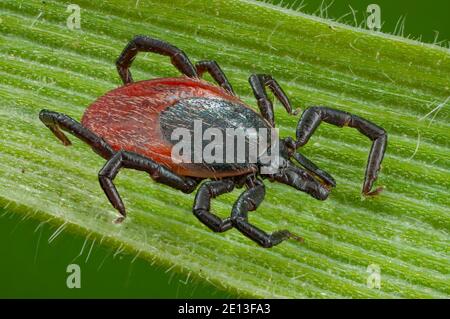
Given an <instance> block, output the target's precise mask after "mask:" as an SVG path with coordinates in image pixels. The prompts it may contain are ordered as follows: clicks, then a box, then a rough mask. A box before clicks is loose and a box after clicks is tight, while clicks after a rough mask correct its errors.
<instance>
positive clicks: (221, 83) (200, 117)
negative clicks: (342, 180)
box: [39, 36, 387, 247]
mask: <svg viewBox="0 0 450 319" xmlns="http://www.w3.org/2000/svg"><path fill="white" fill-rule="evenodd" d="M138 52H153V53H157V54H161V55H165V56H169V57H170V59H171V62H172V64H173V65H174V66H175V67H176V68H177V69H178V70H179V71H180V72H181V73H182V76H180V77H174V78H160V79H153V80H146V81H140V82H133V78H132V76H131V72H130V70H129V67H130V65H131V63H132V61H133V60H134V58H135V56H136V54H137V53H138ZM116 65H117V69H118V72H119V76H120V77H121V79H122V81H123V82H124V86H121V87H119V88H117V89H114V90H112V91H110V92H108V93H106V94H105V95H103V96H101V97H100V98H99V99H97V101H95V102H94V103H92V104H91V105H90V106H89V107H88V108H87V110H86V111H85V113H84V115H83V117H82V120H81V123H79V122H77V121H75V120H74V119H72V118H71V117H69V116H67V115H65V114H61V113H57V112H53V111H49V110H42V111H41V112H40V114H39V117H40V119H41V120H42V122H43V123H44V124H45V125H46V126H47V127H48V128H49V129H50V130H51V131H52V132H53V134H54V135H55V136H56V137H57V138H58V139H59V140H61V142H62V143H63V144H64V145H70V141H69V140H68V138H67V137H66V136H65V135H64V133H63V132H62V130H63V131H66V132H69V133H71V134H73V135H74V136H76V137H78V138H80V139H81V140H83V141H84V142H86V143H87V144H89V145H90V146H91V147H92V148H93V150H94V151H95V152H96V153H98V154H99V155H100V156H102V157H103V158H104V159H106V164H105V165H104V166H103V168H102V169H101V170H100V171H99V174H98V177H99V181H100V185H101V187H102V188H103V190H104V192H105V194H106V196H107V197H108V199H109V201H110V202H111V204H112V205H113V207H114V208H116V209H117V210H118V212H119V214H120V217H119V218H118V219H117V220H116V222H122V221H123V220H124V219H125V216H126V210H125V206H124V204H123V202H122V199H121V198H120V195H119V193H118V191H117V189H116V187H115V185H114V183H113V180H114V178H115V177H116V175H117V173H118V172H119V170H120V169H121V168H132V169H135V170H139V171H144V172H146V173H148V174H149V175H150V177H151V178H152V179H153V180H155V181H156V182H159V183H162V184H165V185H168V186H171V187H173V188H176V189H178V190H181V191H182V192H184V193H191V192H193V191H194V190H196V189H197V188H198V191H197V195H196V197H195V202H194V205H193V213H194V215H195V216H196V217H197V218H198V219H199V220H200V221H201V222H202V223H204V224H205V225H206V226H207V227H209V228H210V229H211V230H213V231H215V232H223V231H226V230H229V229H231V228H236V229H238V230H239V231H240V232H241V233H242V234H244V235H245V236H247V237H248V238H250V239H252V240H253V241H255V242H256V243H258V244H259V245H261V246H262V247H272V246H274V245H277V244H279V243H280V242H282V241H283V240H285V239H288V238H293V239H297V240H300V239H301V238H300V237H298V236H296V235H294V234H292V233H290V232H289V231H287V230H281V231H275V232H273V233H266V232H265V231H263V230H261V229H259V228H257V227H256V226H254V225H252V224H251V223H250V222H249V219H248V212H250V211H254V210H256V209H257V207H258V206H259V205H260V203H261V202H262V201H263V199H264V196H265V187H264V182H263V181H264V179H268V180H270V181H272V182H274V181H276V182H280V183H283V184H286V185H288V186H291V187H293V188H295V189H297V190H299V191H303V192H305V193H308V194H310V195H311V196H312V197H314V198H316V199H319V200H325V199H326V198H327V197H328V195H329V193H330V191H331V189H332V188H333V187H334V186H335V181H334V179H333V177H332V176H331V175H330V174H329V173H327V172H325V171H323V170H321V169H320V168H318V167H317V166H316V165H315V164H314V163H312V162H311V161H309V160H308V159H307V158H306V157H305V156H304V155H302V154H301V153H300V152H299V149H300V148H301V147H302V146H303V145H305V144H306V143H307V142H308V140H309V138H310V137H311V135H312V134H313V133H314V131H315V129H316V128H317V127H318V126H319V124H320V123H321V122H322V121H323V122H326V123H330V124H334V125H337V126H340V127H343V126H349V127H353V128H356V129H357V130H358V131H359V132H361V133H362V134H364V135H366V136H367V137H368V138H369V139H370V140H371V141H372V142H373V143H372V148H371V150H370V153H369V158H368V164H367V167H366V173H365V179H364V183H363V187H362V193H363V194H364V195H368V196H370V195H376V194H378V193H379V192H380V191H381V188H377V189H375V190H372V186H373V184H374V182H375V180H376V178H377V175H378V172H379V170H380V165H381V162H382V160H383V156H384V152H385V148H386V145H387V134H386V132H385V131H384V130H383V129H382V128H381V127H379V126H377V125H376V124H374V123H372V122H370V121H368V120H366V119H363V118H361V117H358V116H356V115H353V114H350V113H347V112H343V111H339V110H335V109H331V108H327V107H323V106H313V107H310V108H307V109H306V110H305V111H304V112H303V114H302V116H301V119H300V120H299V122H298V125H297V130H296V138H295V139H292V138H284V139H279V137H278V136H275V138H276V140H278V139H279V153H278V155H277V156H278V158H277V159H278V161H276V163H277V165H278V166H279V167H277V168H278V169H277V170H275V171H274V172H272V173H262V172H263V170H262V168H263V167H264V166H265V165H267V164H264V163H263V162H262V161H261V159H260V158H259V157H258V158H257V161H254V162H253V161H250V160H249V158H247V157H245V158H244V161H235V162H231V163H224V162H209V161H200V162H180V161H175V160H174V158H173V154H172V150H173V147H174V143H175V142H174V141H173V140H172V134H173V132H174V130H175V129H176V128H184V129H186V130H188V131H193V130H195V123H196V122H198V121H200V122H202V123H204V125H205V126H206V127H207V128H215V129H216V132H219V133H224V132H225V131H226V130H227V129H237V128H242V129H251V128H254V129H271V128H274V127H275V118H274V111H273V104H272V102H271V100H270V99H269V97H268V94H267V91H266V89H267V88H268V89H270V91H272V93H273V95H274V96H275V98H277V99H278V100H279V101H280V102H281V104H282V105H283V107H284V108H285V109H286V111H287V112H288V113H290V114H293V112H292V107H291V104H290V102H289V99H288V97H287V96H286V94H285V93H284V91H283V90H282V88H281V87H280V85H279V84H278V83H277V81H276V80H275V79H273V78H272V77H271V76H269V75H264V74H254V75H251V76H250V78H249V82H250V85H251V87H252V90H253V93H254V95H255V98H256V100H257V104H258V108H259V111H260V113H258V112H256V111H254V110H253V109H252V108H251V107H249V106H247V105H246V104H245V103H243V102H242V101H241V100H240V99H239V97H237V96H236V94H235V93H234V91H233V88H232V86H231V84H230V83H229V81H228V79H227V78H226V76H225V74H224V73H223V71H222V70H221V69H220V67H219V66H218V64H217V63H216V62H214V61H201V62H198V63H196V64H195V65H194V64H192V63H191V62H190V60H189V58H188V57H187V56H186V54H185V53H184V52H183V51H181V50H180V49H178V48H177V47H175V46H173V45H171V44H169V43H166V42H164V41H161V40H157V39H153V38H149V37H145V36H136V37H135V38H134V39H133V40H131V41H130V43H129V44H128V45H127V46H126V47H125V49H124V50H123V52H122V54H121V55H120V56H119V58H118V60H117V62H116ZM205 72H208V73H209V74H210V75H211V76H212V78H213V79H214V80H215V81H216V83H217V84H211V83H208V82H206V81H204V80H202V79H201V76H202V74H203V73H205ZM269 149H270V147H268V148H267V150H266V149H263V151H264V152H266V151H267V152H269ZM264 152H262V153H264ZM262 153H258V154H262ZM258 156H259V155H258ZM241 187H245V191H243V192H242V194H241V195H240V197H239V198H238V200H237V201H236V203H235V204H234V205H233V207H232V209H231V216H230V217H229V218H225V219H221V218H219V217H218V216H216V215H215V214H214V213H213V212H212V211H211V200H212V199H213V198H215V197H217V196H220V195H222V194H225V193H228V192H231V191H233V189H235V188H241Z"/></svg>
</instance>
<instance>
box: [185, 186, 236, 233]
mask: <svg viewBox="0 0 450 319" xmlns="http://www.w3.org/2000/svg"><path fill="white" fill-rule="evenodd" d="M234 186H235V183H234V181H232V180H230V179H224V180H219V181H210V182H206V183H204V184H203V185H202V186H200V188H199V190H198V192H197V195H196V196H195V203H194V209H193V212H194V215H195V216H196V217H197V218H198V219H199V220H200V221H201V222H202V223H203V224H205V225H206V226H208V227H209V228H210V229H211V230H212V231H215V232H224V231H226V230H228V229H230V228H232V227H233V225H232V224H231V219H230V218H226V219H221V218H219V217H218V216H216V215H214V214H213V213H211V199H213V198H215V197H217V196H219V195H222V194H225V193H229V192H231V191H232V190H233V189H234Z"/></svg>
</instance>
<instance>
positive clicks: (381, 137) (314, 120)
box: [297, 106, 387, 195]
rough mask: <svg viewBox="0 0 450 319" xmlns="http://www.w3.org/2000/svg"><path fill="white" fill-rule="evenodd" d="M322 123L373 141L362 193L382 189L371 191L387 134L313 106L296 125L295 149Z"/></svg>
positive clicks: (344, 114) (353, 118) (347, 115)
mask: <svg viewBox="0 0 450 319" xmlns="http://www.w3.org/2000/svg"><path fill="white" fill-rule="evenodd" d="M322 121H324V122H326V123H330V124H333V125H336V126H339V127H343V126H349V127H353V128H356V129H357V130H358V131H359V132H361V133H362V134H364V135H365V136H367V137H368V138H370V139H371V140H372V141H373V144H372V148H371V150H370V153H369V158H368V162H367V167H366V173H365V179H364V184H363V188H362V192H363V194H365V195H376V194H378V193H379V192H380V191H381V190H382V189H381V188H377V189H375V190H373V191H372V190H371V189H372V186H373V183H374V182H375V180H376V179H377V177H378V172H379V170H380V166H381V162H382V160H383V157H384V152H385V150H386V145H387V133H386V131H385V130H384V129H383V128H381V127H379V126H378V125H376V124H374V123H372V122H370V121H368V120H366V119H363V118H361V117H359V116H356V115H353V114H350V113H348V112H344V111H339V110H335V109H331V108H328V107H321V106H315V107H310V108H308V109H306V110H305V111H304V112H303V114H302V117H301V119H300V121H299V123H298V125H297V147H300V146H303V145H305V144H306V143H307V142H308V140H309V138H310V137H311V135H312V134H313V133H314V131H315V130H316V128H317V127H318V126H319V124H320V123H321V122H322Z"/></svg>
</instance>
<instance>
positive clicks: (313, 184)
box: [270, 166, 331, 200]
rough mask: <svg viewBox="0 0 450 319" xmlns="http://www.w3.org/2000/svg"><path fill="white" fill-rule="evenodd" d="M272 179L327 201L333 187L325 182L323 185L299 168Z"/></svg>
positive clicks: (278, 174) (279, 174)
mask: <svg viewBox="0 0 450 319" xmlns="http://www.w3.org/2000/svg"><path fill="white" fill-rule="evenodd" d="M270 179H271V180H275V181H277V182H280V183H283V184H286V185H289V186H291V187H294V188H295V189H297V190H299V191H302V192H305V193H307V194H309V195H311V196H312V197H314V198H315V199H318V200H325V199H327V197H328V195H329V194H330V189H331V185H329V184H327V183H325V182H324V183H321V182H320V181H318V180H317V179H316V178H314V176H312V175H311V174H310V173H309V172H307V171H305V170H303V169H301V168H299V167H295V166H290V167H288V168H286V169H284V170H281V171H279V172H278V173H276V174H273V175H271V176H270Z"/></svg>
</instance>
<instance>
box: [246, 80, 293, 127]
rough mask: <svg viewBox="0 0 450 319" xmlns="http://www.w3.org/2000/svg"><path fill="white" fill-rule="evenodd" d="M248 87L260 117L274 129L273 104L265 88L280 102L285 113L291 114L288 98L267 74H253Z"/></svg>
mask: <svg viewBox="0 0 450 319" xmlns="http://www.w3.org/2000/svg"><path fill="white" fill-rule="evenodd" d="M248 81H249V83H250V86H251V87H252V90H253V94H254V95H255V98H256V101H257V103H258V107H259V110H260V112H261V114H262V116H263V117H264V118H265V119H266V120H267V121H268V122H269V123H270V124H271V125H272V126H273V127H275V117H274V112H273V104H272V101H271V100H270V99H269V96H268V95H267V92H266V87H268V88H269V89H270V90H271V91H272V93H273V94H274V95H275V97H276V98H277V99H278V100H279V101H280V102H281V104H282V105H283V106H284V108H285V109H286V111H287V112H288V113H289V114H293V113H292V106H291V103H290V102H289V98H288V97H287V95H286V93H284V91H283V89H282V88H281V86H280V85H279V84H278V82H277V81H276V80H275V79H274V78H273V77H272V76H271V75H267V74H253V75H251V76H250V78H249V79H248Z"/></svg>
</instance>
